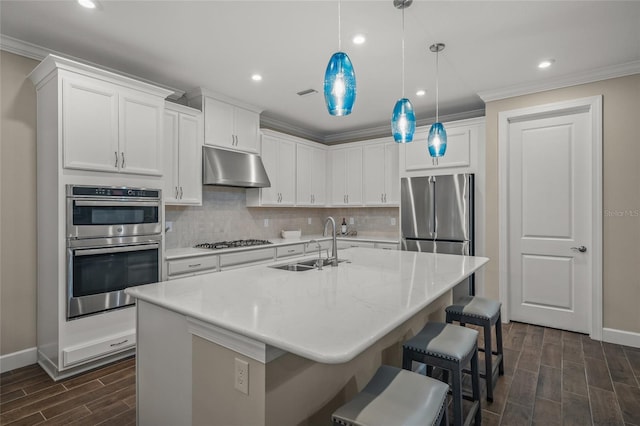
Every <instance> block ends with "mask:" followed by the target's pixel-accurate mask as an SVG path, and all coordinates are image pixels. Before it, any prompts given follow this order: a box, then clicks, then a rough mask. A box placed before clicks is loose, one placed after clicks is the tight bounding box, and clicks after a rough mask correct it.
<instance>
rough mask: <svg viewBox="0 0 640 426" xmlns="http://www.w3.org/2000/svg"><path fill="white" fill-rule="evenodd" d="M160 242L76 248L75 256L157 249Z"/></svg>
mask: <svg viewBox="0 0 640 426" xmlns="http://www.w3.org/2000/svg"><path fill="white" fill-rule="evenodd" d="M158 248H160V244H138V245H133V246H120V247H108V248H96V249H74V250H73V255H74V256H92V255H96V254H109V253H123V252H127V251H141V250H155V249H158Z"/></svg>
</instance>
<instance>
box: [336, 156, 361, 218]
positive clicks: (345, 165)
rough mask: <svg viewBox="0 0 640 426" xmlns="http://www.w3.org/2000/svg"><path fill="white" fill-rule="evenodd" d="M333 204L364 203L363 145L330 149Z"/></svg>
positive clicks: (351, 204) (349, 204)
mask: <svg viewBox="0 0 640 426" xmlns="http://www.w3.org/2000/svg"><path fill="white" fill-rule="evenodd" d="M329 158H330V169H331V176H330V180H331V205H333V206H353V205H362V146H356V147H350V148H334V149H331V150H330V151H329Z"/></svg>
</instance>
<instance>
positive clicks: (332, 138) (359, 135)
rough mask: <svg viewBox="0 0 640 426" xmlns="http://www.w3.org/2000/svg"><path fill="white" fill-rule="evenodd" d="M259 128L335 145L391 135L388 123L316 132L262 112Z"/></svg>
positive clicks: (472, 114) (425, 121) (445, 118)
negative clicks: (363, 127)
mask: <svg viewBox="0 0 640 426" xmlns="http://www.w3.org/2000/svg"><path fill="white" fill-rule="evenodd" d="M484 113H485V111H484V108H482V109H474V110H470V111H464V112H458V113H455V114H447V115H441V116H440V117H439V119H440V121H441V122H450V121H458V120H466V119H468V118H476V117H483V116H484ZM435 119H436V118H435V116H434V117H427V118H421V119H419V120H416V127H421V126H430V125H431V124H432V123H433V122H435ZM260 128H263V129H271V130H275V131H277V132H281V133H286V134H288V135H292V136H297V137H299V138H304V139H308V140H312V141H314V142H319V143H321V144H324V145H337V144H341V143H348V142H357V141H361V140H367V139H377V138H384V137H387V136H391V124H390V123H384V124H380V125H378V126H374V127H368V128H366V129H359V130H351V131H348V132H340V133H317V132H311V131H309V130H307V129H303V128H301V127H298V126H295V125H292V124H289V123H287V122H285V121H282V120H279V119H276V118H273V117H268V116H265V115H264V114H262V115H261V116H260Z"/></svg>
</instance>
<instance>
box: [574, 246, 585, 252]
mask: <svg viewBox="0 0 640 426" xmlns="http://www.w3.org/2000/svg"><path fill="white" fill-rule="evenodd" d="M571 250H577V251H579V252H580V253H584V252H585V251H587V248H586V247H585V246H580V247H571Z"/></svg>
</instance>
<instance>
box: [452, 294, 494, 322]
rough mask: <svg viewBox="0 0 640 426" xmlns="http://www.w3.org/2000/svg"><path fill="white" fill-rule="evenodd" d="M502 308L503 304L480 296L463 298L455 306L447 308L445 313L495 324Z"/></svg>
mask: <svg viewBox="0 0 640 426" xmlns="http://www.w3.org/2000/svg"><path fill="white" fill-rule="evenodd" d="M501 306H502V304H501V303H500V302H498V301H496V300H491V299H485V298H484V297H478V296H463V297H462V298H460V300H458V301H456V303H454V304H453V305H450V306H447V308H446V309H445V311H446V312H447V313H451V314H455V315H465V316H470V317H475V318H480V319H486V320H490V321H491V322H493V321H495V320H496V319H497V318H498V315H499V314H500V307H501Z"/></svg>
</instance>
